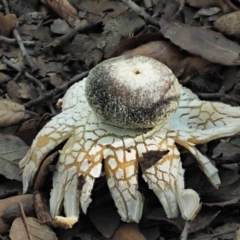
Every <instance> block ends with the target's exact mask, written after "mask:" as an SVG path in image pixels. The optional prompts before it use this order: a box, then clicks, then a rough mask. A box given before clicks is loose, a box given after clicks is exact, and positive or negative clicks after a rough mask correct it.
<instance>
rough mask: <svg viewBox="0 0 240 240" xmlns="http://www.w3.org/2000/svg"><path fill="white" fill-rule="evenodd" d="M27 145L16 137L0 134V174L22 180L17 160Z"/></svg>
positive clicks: (25, 150) (20, 157) (24, 152)
mask: <svg viewBox="0 0 240 240" xmlns="http://www.w3.org/2000/svg"><path fill="white" fill-rule="evenodd" d="M28 149H29V147H28V146H27V145H26V144H25V143H24V142H23V141H22V140H21V139H20V138H18V137H15V136H11V135H4V134H0V174H2V175H3V176H5V177H6V178H8V179H16V180H18V181H22V177H21V176H20V175H19V172H20V168H19V166H18V162H19V161H20V160H21V159H22V158H23V157H24V156H25V155H26V153H27V151H28Z"/></svg>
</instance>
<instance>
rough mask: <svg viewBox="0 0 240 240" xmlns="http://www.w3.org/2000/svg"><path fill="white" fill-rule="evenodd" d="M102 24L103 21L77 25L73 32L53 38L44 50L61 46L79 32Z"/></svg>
mask: <svg viewBox="0 0 240 240" xmlns="http://www.w3.org/2000/svg"><path fill="white" fill-rule="evenodd" d="M100 24H102V22H97V23H93V24H89V25H86V26H84V27H82V26H79V27H76V28H74V29H73V30H72V31H71V32H69V33H66V34H65V35H63V36H61V37H59V38H57V39H55V40H53V41H52V42H51V43H49V44H48V45H47V46H45V47H44V48H43V49H42V50H43V51H44V52H47V51H49V49H50V48H56V47H61V46H63V45H64V44H65V43H67V42H68V41H69V40H70V39H72V38H74V37H75V36H76V35H77V33H79V32H86V31H89V30H90V29H92V28H94V27H97V26H98V25H100Z"/></svg>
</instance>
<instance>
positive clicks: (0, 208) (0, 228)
mask: <svg viewBox="0 0 240 240" xmlns="http://www.w3.org/2000/svg"><path fill="white" fill-rule="evenodd" d="M19 202H21V203H25V202H33V195H32V194H25V195H18V196H14V197H9V198H6V199H2V200H0V234H2V233H4V232H6V231H7V230H8V229H9V228H10V225H9V224H7V223H5V222H4V221H3V219H2V218H1V216H2V214H3V212H4V211H5V209H7V208H8V207H10V206H12V205H15V204H18V203H19Z"/></svg>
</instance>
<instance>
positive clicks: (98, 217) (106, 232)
mask: <svg viewBox="0 0 240 240" xmlns="http://www.w3.org/2000/svg"><path fill="white" fill-rule="evenodd" d="M89 218H90V220H91V221H92V222H93V223H94V225H95V227H96V228H97V230H98V231H99V232H101V233H102V234H103V236H105V237H107V238H109V237H111V236H112V235H113V233H114V231H115V230H116V229H117V227H118V225H119V223H120V217H119V215H118V213H117V211H116V208H115V206H113V205H106V206H105V207H102V208H94V209H91V210H90V211H89Z"/></svg>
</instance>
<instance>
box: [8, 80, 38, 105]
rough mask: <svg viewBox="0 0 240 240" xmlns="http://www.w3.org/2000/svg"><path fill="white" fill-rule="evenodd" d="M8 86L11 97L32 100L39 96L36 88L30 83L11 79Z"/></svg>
mask: <svg viewBox="0 0 240 240" xmlns="http://www.w3.org/2000/svg"><path fill="white" fill-rule="evenodd" d="M6 87H7V93H8V95H9V97H10V98H11V99H14V98H23V99H31V100H32V99H35V98H37V97H38V96H39V95H38V93H37V90H36V88H35V87H34V86H33V85H32V84H30V83H24V82H20V83H16V82H15V81H9V82H8V84H7V86H6Z"/></svg>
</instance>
